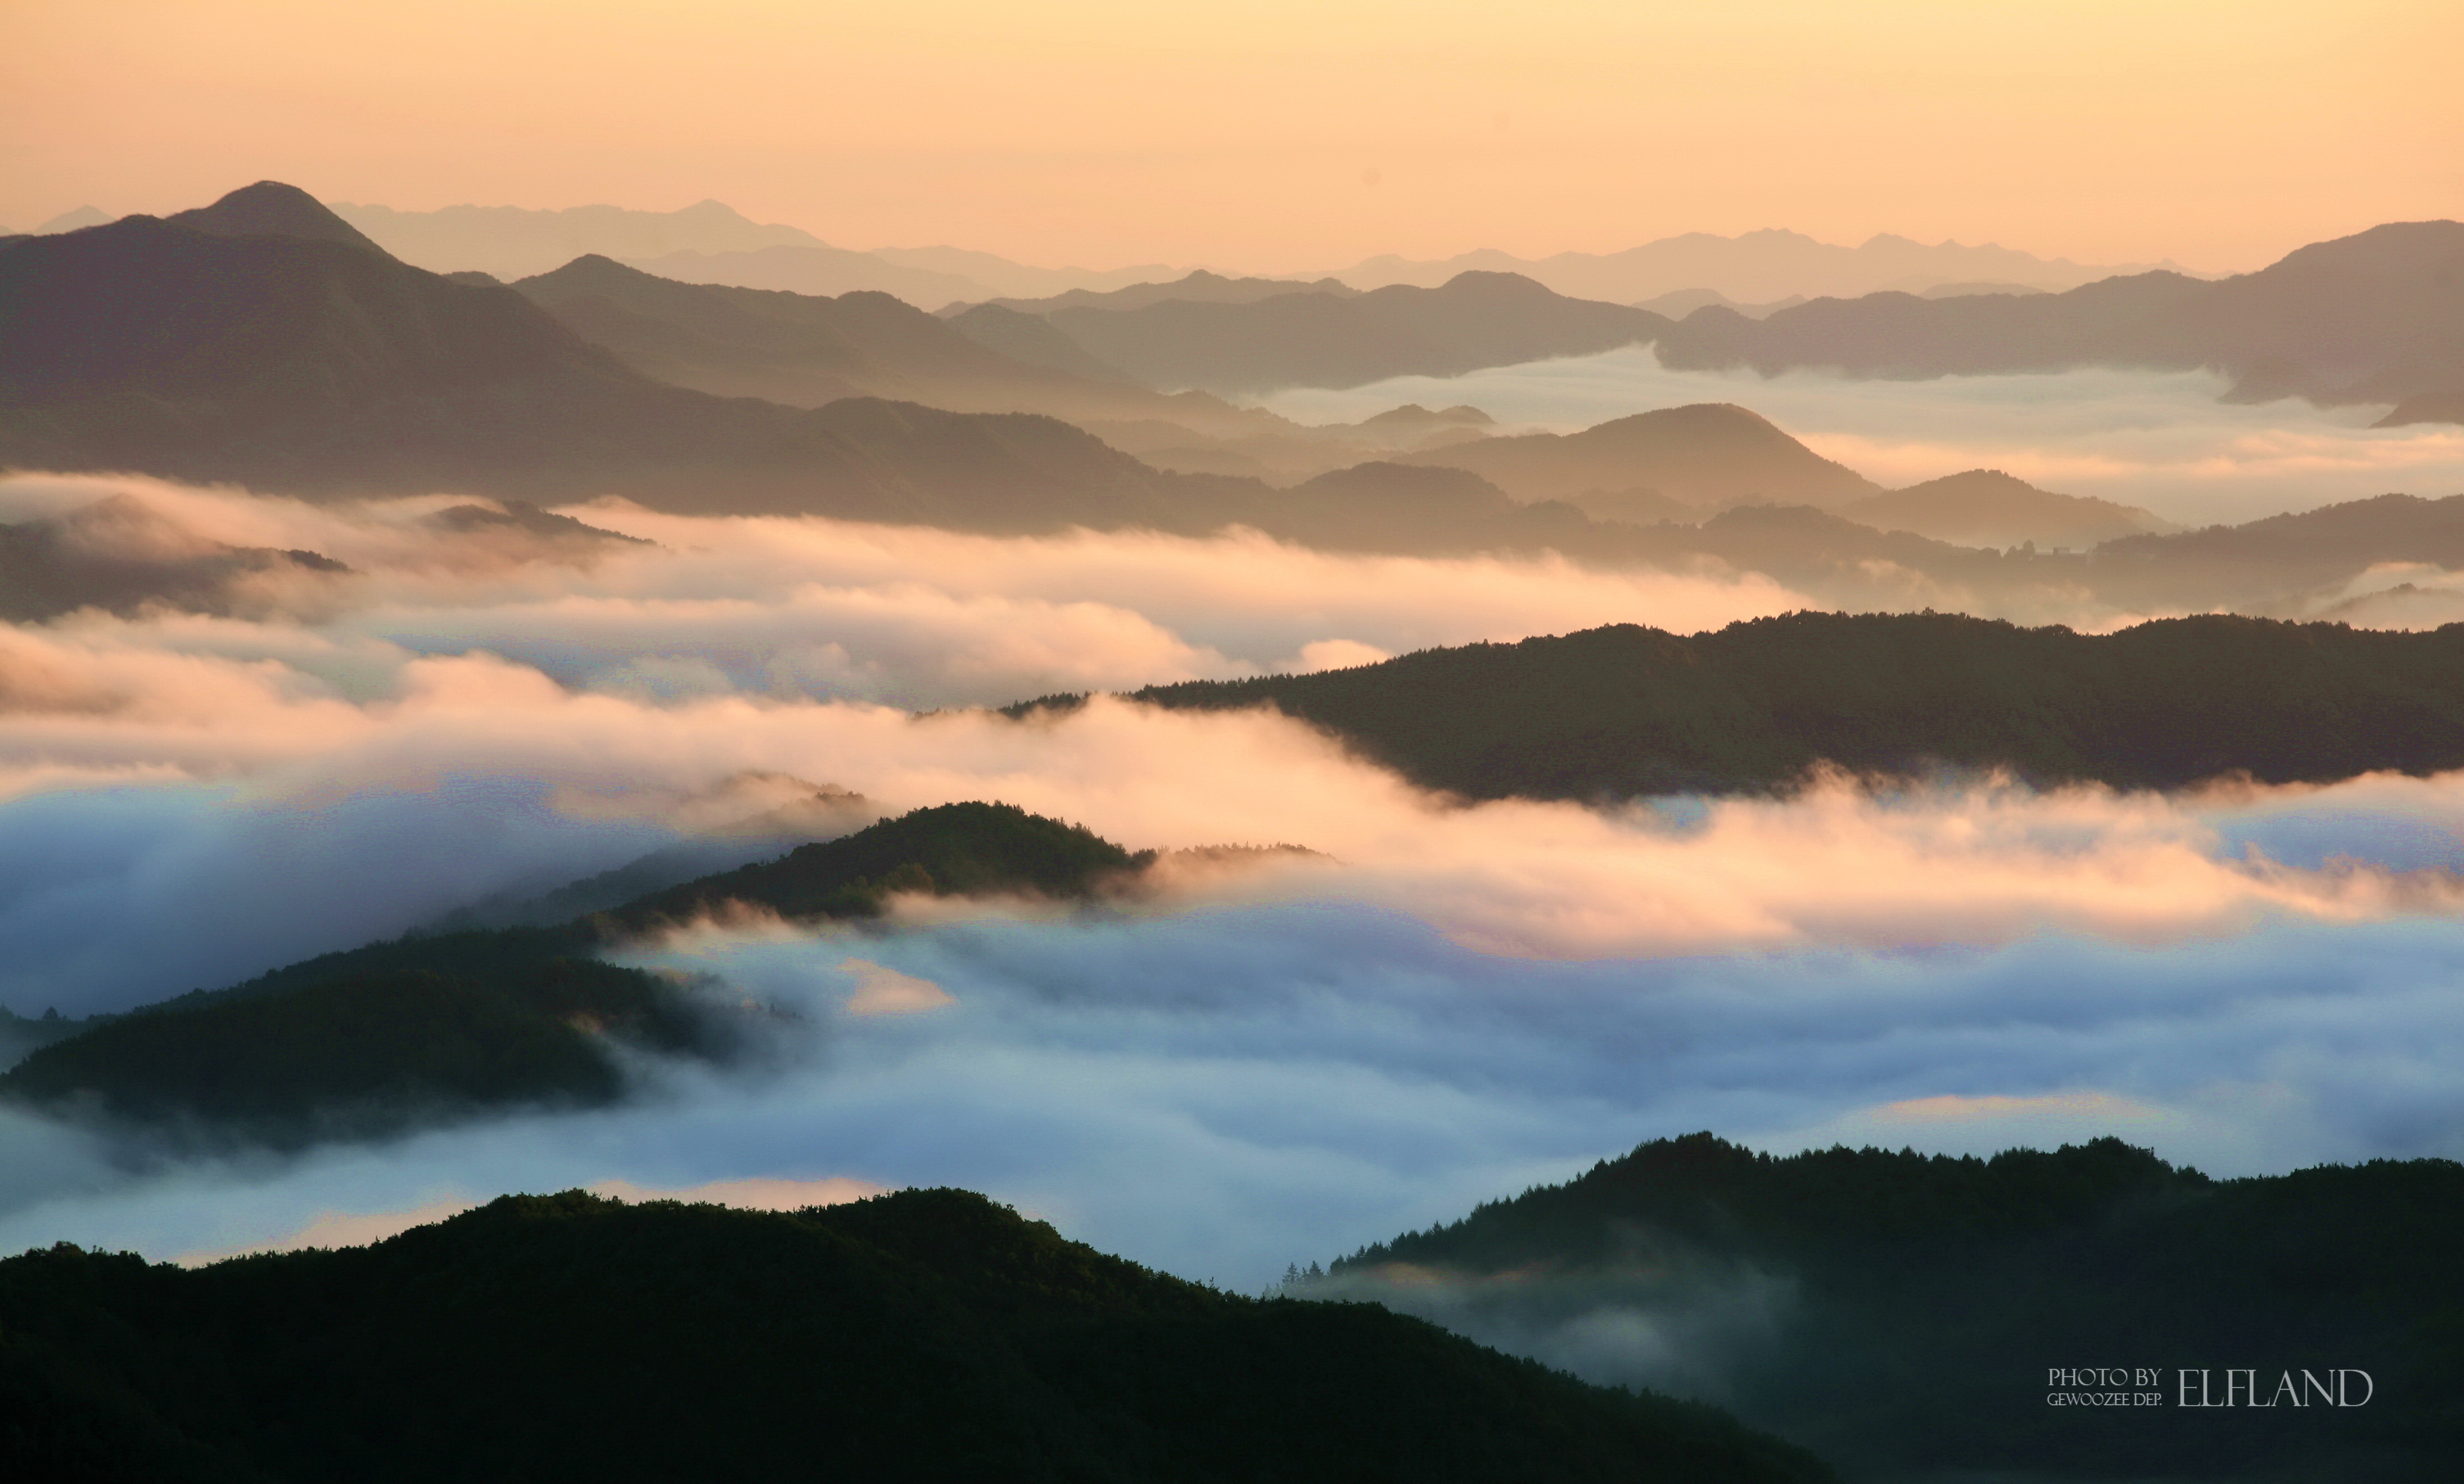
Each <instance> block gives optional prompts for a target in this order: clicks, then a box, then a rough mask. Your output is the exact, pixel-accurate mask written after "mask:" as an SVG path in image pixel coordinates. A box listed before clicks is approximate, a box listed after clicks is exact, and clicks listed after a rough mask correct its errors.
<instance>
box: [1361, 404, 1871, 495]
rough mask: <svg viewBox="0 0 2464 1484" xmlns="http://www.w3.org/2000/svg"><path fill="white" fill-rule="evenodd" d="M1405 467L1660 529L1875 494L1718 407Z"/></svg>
mask: <svg viewBox="0 0 2464 1484" xmlns="http://www.w3.org/2000/svg"><path fill="white" fill-rule="evenodd" d="M1403 461H1404V462H1406V463H1415V464H1443V465H1446V466H1448V467H1450V468H1455V469H1468V470H1470V471H1472V472H1473V473H1475V474H1478V475H1481V476H1484V477H1485V478H1487V479H1489V480H1491V481H1492V482H1494V483H1495V484H1496V485H1497V486H1498V487H1499V488H1500V489H1503V490H1504V491H1506V493H1507V494H1508V495H1511V496H1513V497H1514V498H1517V499H1521V500H1545V499H1562V500H1566V501H1568V502H1569V503H1572V504H1574V505H1576V506H1579V507H1581V508H1583V509H1585V510H1587V511H1589V512H1590V513H1592V514H1593V515H1595V516H1596V517H1599V518H1601V519H1604V520H1645V521H1648V520H1666V519H1671V518H1674V517H1677V516H1679V515H1680V514H1682V513H1683V511H1684V509H1685V507H1687V506H1694V507H1703V508H1716V507H1718V506H1722V505H1730V504H1736V503H1738V502H1740V501H1744V500H1749V499H1761V500H1776V501H1779V502H1781V503H1784V504H1793V505H1815V506H1833V505H1839V504H1842V503H1845V502H1846V501H1848V500H1851V499H1856V498H1860V497H1864V496H1869V495H1876V494H1880V493H1881V486H1880V485H1877V484H1875V483H1874V481H1872V480H1871V479H1868V478H1866V477H1865V476H1862V475H1860V474H1858V473H1857V472H1856V471H1854V470H1852V469H1848V468H1846V467H1845V466H1843V465H1840V464H1836V463H1833V462H1832V461H1831V460H1829V459H1827V458H1824V457H1822V456H1820V455H1819V454H1815V452H1814V451H1813V450H1811V449H1809V448H1807V447H1806V446H1805V445H1804V444H1802V443H1799V442H1797V441H1796V440H1795V439H1794V438H1792V437H1790V436H1789V435H1788V434H1787V433H1784V432H1780V431H1779V429H1777V428H1775V427H1773V426H1772V425H1771V421H1770V420H1769V419H1768V418H1764V417H1760V416H1757V415H1756V414H1754V413H1752V412H1749V411H1748V410H1745V409H1744V408H1741V407H1730V406H1727V404H1724V403H1702V404H1698V405H1696V406H1693V407H1680V408H1667V409H1663V410H1660V411H1657V412H1638V413H1636V414H1635V415H1634V416H1632V417H1621V418H1618V419H1617V420H1616V421H1614V422H1607V423H1602V424H1600V425H1599V426H1598V427H1595V428H1589V429H1586V430H1584V431H1583V432H1573V433H1553V432H1531V433H1524V434H1522V435H1520V436H1517V437H1510V438H1484V439H1482V440H1480V441H1479V442H1477V443H1460V444H1454V445H1451V446H1449V447H1446V448H1441V449H1434V450H1431V451H1429V452H1427V453H1422V454H1409V455H1406V456H1405V458H1404V460H1403ZM1652 497H1661V498H1663V499H1664V500H1666V501H1675V502H1677V503H1675V504H1667V503H1662V502H1661V501H1660V500H1655V499H1654V498H1652Z"/></svg>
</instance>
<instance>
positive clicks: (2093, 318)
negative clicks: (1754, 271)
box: [1658, 222, 2464, 406]
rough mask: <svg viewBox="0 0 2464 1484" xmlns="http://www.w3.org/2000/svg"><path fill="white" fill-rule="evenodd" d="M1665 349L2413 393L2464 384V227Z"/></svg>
mask: <svg viewBox="0 0 2464 1484" xmlns="http://www.w3.org/2000/svg"><path fill="white" fill-rule="evenodd" d="M1658 347H1659V352H1660V358H1661V362H1662V363H1663V364H1664V365H1670V366H1673V367H1677V368H1680V369H1729V368H1735V367H1750V368H1752V369H1754V370H1756V371H1760V372H1762V373H1763V374H1765V375H1771V374H1776V373H1777V372H1780V371H1784V370H1791V369H1796V368H1815V369H1828V370H1837V371H1842V372H1845V373H1847V374H1849V375H1852V376H1883V377H1897V378H1907V379H1918V378H1925V377H1934V376H1947V375H1972V374H1977V373H1983V372H1996V371H2051V370H2062V369H2067V368H2070V367H2074V366H2082V365H2126V366H2140V367H2145V368H2149V369H2156V370H2192V369H2197V368H2200V367H2210V368H2213V369H2216V370H2219V371H2222V372H2224V373H2225V374H2226V375H2228V376H2231V377H2232V378H2233V382H2234V385H2233V389H2232V390H2231V392H2230V393H2229V394H2228V397H2229V400H2233V401H2239V402H2265V401H2269V400H2273V399H2275V398H2277V397H2288V396H2300V397H2306V398H2308V399H2309V400H2311V401H2312V402H2315V403H2318V404H2321V405H2322V406H2326V405H2339V404H2350V403H2367V402H2401V401H2403V400H2405V399H2408V398H2413V397H2417V396H2421V395H2422V394H2424V393H2453V392H2454V391H2456V390H2457V389H2458V388H2459V387H2464V223H2457V222H2409V223H2401V224H2395V225H2390V226H2385V227H2374V228H2372V229H2370V230H2369V231H2367V232H2365V233H2357V234H2355V235H2353V236H2349V237H2340V238H2338V239H2336V240H2335V241H2332V242H2321V243H2314V244H2312V245H2311V246H2309V247H2305V248H2302V249H2300V250H2299V251H2298V252H2295V253H2292V254H2290V255H2287V256H2285V257H2284V258H2283V259H2282V260H2280V261H2278V262H2276V263H2274V264H2271V265H2270V266H2268V267H2266V268H2263V269H2261V270H2259V271H2258V272H2256V273H2252V274H2244V275H2242V276H2240V277H2232V278H2225V279H2220V280H2217V281H2214V282H2207V281H2203V280H2200V279H2196V278H2190V277H2184V276H2182V275H2180V274H2175V273H2151V274H2143V275H2139V276H2136V277H2117V278H2108V279H2106V280H2104V281H2102V282H2099V283H2093V284H2089V285H2086V286H2084V287H2080V288H2076V289H2072V290H2070V291H2069V292H2067V293H2062V294H2046V295H2028V296H2020V295H1978V296H1966V297H1959V298H1952V299H1920V298H1917V297H1915V296H1913V295H1904V294H1878V295H1871V296H1868V297H1865V298H1862V299H1816V300H1815V301H1813V302H1811V303H1805V304H1799V305H1796V306H1795V307H1793V308H1790V309H1782V310H1779V311H1777V312H1775V313H1773V314H1771V315H1769V316H1766V317H1765V318H1763V319H1761V320H1751V319H1748V318H1746V317H1745V316H1743V315H1739V314H1736V313H1733V312H1729V311H1725V310H1722V309H1719V308H1716V307H1713V308H1706V309H1701V310H1697V311H1695V312H1694V313H1693V314H1691V315H1688V316H1687V317H1686V318H1685V319H1684V320H1683V321H1681V322H1680V323H1679V324H1678V325H1677V327H1676V328H1675V329H1674V330H1672V331H1670V332H1668V333H1666V334H1663V335H1661V336H1660V337H1659V339H1658Z"/></svg>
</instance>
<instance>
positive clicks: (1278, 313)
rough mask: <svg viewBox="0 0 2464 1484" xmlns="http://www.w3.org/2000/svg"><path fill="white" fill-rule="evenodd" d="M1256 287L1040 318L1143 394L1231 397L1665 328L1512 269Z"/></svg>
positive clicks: (1510, 361) (1565, 347) (1415, 371)
mask: <svg viewBox="0 0 2464 1484" xmlns="http://www.w3.org/2000/svg"><path fill="white" fill-rule="evenodd" d="M1184 281H1187V280H1184ZM1223 281H1224V280H1216V283H1217V284H1220V283H1221V282H1223ZM1260 281H1261V280H1247V282H1248V283H1249V284H1251V285H1255V284H1257V283H1259V282H1260ZM1214 286H1215V285H1212V284H1210V285H1205V287H1207V288H1209V289H1210V290H1212V289H1213V288H1214ZM1164 287H1166V288H1169V287H1170V286H1169V285H1166V286H1164ZM1243 292H1244V293H1246V292H1247V290H1245V289H1244V290H1243ZM1260 292H1262V293H1263V297H1258V298H1245V299H1176V298H1162V299H1152V300H1149V301H1143V302H1139V301H1137V300H1138V299H1139V298H1140V297H1141V296H1139V295H1130V296H1129V297H1128V299H1125V300H1124V302H1128V303H1129V304H1130V307H1117V308H1116V307H1108V306H1107V305H1106V304H1103V303H1097V302H1080V303H1074V304H1064V305H1061V306H1058V307H1055V308H1053V309H1050V310H1049V311H1047V312H1045V319H1046V320H1047V321H1050V322H1051V323H1052V324H1053V325H1054V326H1055V327H1057V328H1058V329H1060V330H1061V331H1062V332H1063V333H1065V334H1067V336H1068V337H1069V338H1070V339H1071V340H1073V341H1075V342H1076V343H1078V344H1079V346H1080V347H1081V348H1083V349H1084V350H1086V351H1087V353H1088V354H1089V355H1091V356H1093V357H1094V358H1095V359H1096V360H1098V361H1100V362H1102V363H1104V364H1105V365H1112V366H1118V367H1119V368H1120V369H1121V370H1123V371H1125V372H1127V373H1128V374H1129V375H1131V376H1133V377H1134V378H1136V379H1137V380H1138V381H1140V382H1143V383H1145V384H1146V385H1148V386H1150V387H1156V388H1167V389H1179V388H1201V389H1204V390H1208V391H1215V392H1221V393H1226V394H1237V393H1246V392H1259V391H1266V390H1271V389H1274V388H1282V387H1357V386H1361V385H1364V384H1366V383H1369V382H1374V381H1382V380H1385V379H1386V378H1388V377H1391V376H1412V375H1418V376H1459V375H1461V374H1463V372H1465V371H1472V370H1478V369H1480V368H1482V367H1484V366H1492V365H1514V364H1517V363H1519V362H1525V361H1537V360H1544V359H1547V358H1549V357H1552V356H1573V355H1589V354H1592V353H1594V352H1596V351H1601V350H1613V349H1615V348H1617V346H1620V345H1629V344H1633V343H1637V342H1638V341H1647V340H1650V339H1652V338H1653V337H1654V336H1656V335H1658V334H1660V333H1661V331H1663V330H1665V329H1666V328H1668V327H1669V324H1670V321H1667V320H1664V319H1662V318H1661V317H1660V316H1658V315H1655V314H1652V313H1650V312H1649V311H1647V310H1641V309H1635V308H1632V307H1630V306H1628V305H1624V304H1612V303H1594V302H1588V301H1585V300H1581V299H1566V298H1564V297H1562V296H1560V295H1556V294H1552V293H1551V292H1550V291H1549V290H1547V289H1545V288H1543V287H1541V286H1540V285H1539V284H1537V283H1534V282H1533V281H1531V280H1530V279H1529V278H1524V277H1517V276H1515V275H1513V274H1494V273H1465V274H1459V275H1457V276H1456V277H1453V278H1450V279H1448V280H1447V281H1446V282H1445V283H1444V284H1443V285H1441V286H1440V287H1438V288H1429V289H1423V288H1410V287H1401V286H1397V287H1391V288H1383V289H1377V290H1375V291H1373V292H1370V293H1365V294H1353V293H1351V292H1350V291H1348V290H1347V291H1342V292H1336V291H1333V290H1329V289H1323V288H1313V287H1309V286H1306V285H1300V286H1290V287H1287V288H1286V289H1285V290H1283V291H1281V292H1265V291H1263V290H1261V291H1260ZM1008 307H1016V306H1008Z"/></svg>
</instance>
